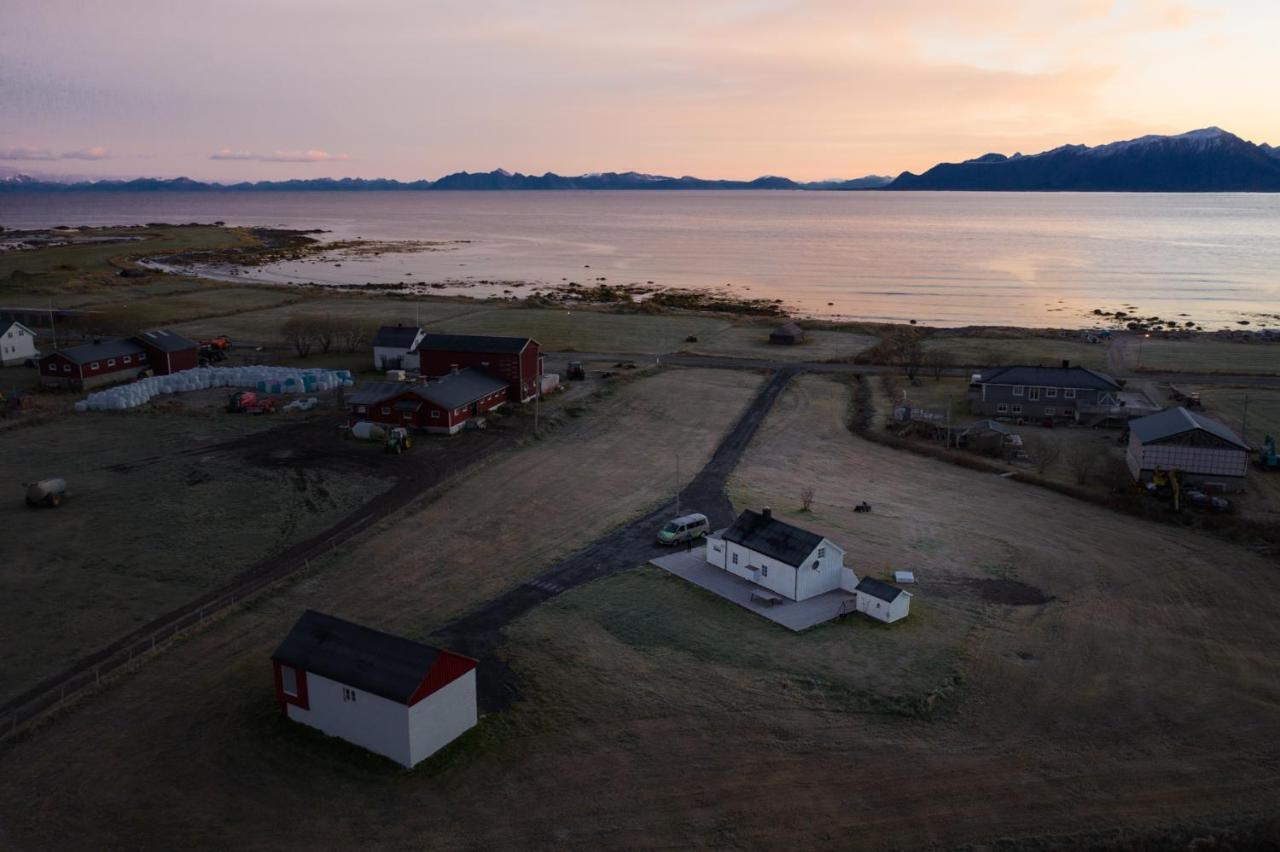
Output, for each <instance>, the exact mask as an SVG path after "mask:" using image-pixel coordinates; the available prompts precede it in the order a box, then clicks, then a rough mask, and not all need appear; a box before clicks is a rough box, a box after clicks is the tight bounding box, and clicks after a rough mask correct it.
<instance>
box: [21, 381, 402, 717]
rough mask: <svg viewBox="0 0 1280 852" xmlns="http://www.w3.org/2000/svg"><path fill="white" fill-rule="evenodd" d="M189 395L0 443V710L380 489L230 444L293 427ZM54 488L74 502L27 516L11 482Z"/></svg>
mask: <svg viewBox="0 0 1280 852" xmlns="http://www.w3.org/2000/svg"><path fill="white" fill-rule="evenodd" d="M188 397H189V398H188V399H187V401H186V402H185V403H184V402H176V403H173V402H170V403H166V405H165V408H166V409H167V410H165V411H164V412H163V413H160V412H158V411H156V410H154V409H152V408H148V409H146V410H137V411H131V412H119V413H116V412H112V413H102V414H81V415H77V416H75V417H74V418H63V419H60V420H57V421H55V422H52V423H45V424H40V425H38V426H34V427H31V428H18V429H14V430H13V431H9V432H6V433H5V438H4V440H3V441H0V468H2V469H4V470H5V471H8V472H9V475H8V476H7V477H6V480H7V481H6V488H7V489H8V492H9V493H8V497H9V499H6V500H4V501H3V503H2V504H0V524H3V526H4V528H5V529H7V530H10V531H11V532H10V533H8V534H7V535H6V538H7V539H8V540H9V541H10V543H11V544H12V545H13V546H12V547H11V548H7V549H6V550H7V553H6V558H5V560H4V565H3V570H2V571H0V624H3V625H4V641H3V642H0V700H3V699H5V698H9V697H11V696H12V695H14V694H16V693H18V692H21V691H22V690H23V689H25V688H27V687H30V686H33V685H34V684H35V683H36V682H37V681H39V680H41V679H43V678H46V677H49V676H51V675H53V674H55V673H56V672H58V671H60V670H61V669H62V668H64V667H65V666H67V665H69V664H70V663H71V662H73V661H74V660H75V659H78V658H79V657H82V656H84V655H85V654H88V653H89V652H91V651H94V650H97V649H98V648H99V647H101V646H103V645H106V644H107V643H109V642H110V641H112V640H114V639H116V638H118V637H120V636H122V635H125V634H126V633H128V632H130V631H131V630H133V629H136V628H137V627H139V626H141V625H142V624H145V623H146V622H147V621H149V620H150V619H151V618H153V617H155V616H158V615H160V614H161V613H163V612H166V611H168V610H170V609H172V608H174V607H176V606H178V605H179V604H182V603H184V602H185V601H188V600H191V599H193V598H195V597H197V596H199V594H200V593H202V592H205V591H207V590H209V589H211V588H214V587H216V586H218V585H220V584H221V583H224V582H226V581H227V580H229V579H230V578H231V577H232V576H234V575H235V574H236V573H237V572H239V571H241V570H243V569H244V568H247V567H248V566H249V565H251V564H253V563H254V562H256V561H257V560H259V559H262V558H264V557H267V556H270V555H271V554H272V553H273V552H275V551H277V550H280V549H282V548H284V547H285V546H286V545H288V544H289V543H290V542H292V541H296V540H299V539H303V538H306V537H307V536H309V535H312V534H314V533H316V532H319V531H320V530H321V529H324V528H325V527H327V526H328V525H330V524H332V523H334V522H335V521H337V520H338V519H339V518H341V517H342V516H344V515H345V514H346V513H347V512H350V511H351V510H352V509H354V508H355V507H356V506H358V505H360V504H361V503H363V502H364V501H365V500H367V499H368V498H369V497H371V496H373V495H374V494H376V493H378V492H379V491H381V490H383V489H384V488H386V487H387V486H388V484H389V481H388V480H387V479H386V478H384V476H383V475H378V474H376V473H374V472H372V471H370V472H368V473H365V472H361V471H358V470H349V469H347V470H342V471H341V472H337V471H334V470H333V469H332V468H331V467H330V466H327V465H325V464H323V463H316V464H311V465H306V466H299V465H295V464H290V463H288V461H287V459H277V458H275V457H274V456H270V455H265V454H264V453H259V452H257V451H255V449H254V448H253V447H252V445H251V442H250V444H249V445H245V444H240V443H237V442H238V441H239V440H240V439H243V438H246V437H248V436H262V434H263V432H264V431H265V430H268V429H271V428H273V427H278V426H281V425H282V424H284V423H287V422H292V421H293V420H294V416H290V415H279V416H278V417H276V418H258V417H245V416H233V415H228V414H224V413H221V412H219V411H217V409H216V408H214V407H213V406H214V405H216V404H217V402H221V401H223V400H224V395H223V394H222V393H221V392H207V393H203V394H191V395H188ZM192 398H202V399H204V400H205V401H206V402H208V403H209V404H208V405H204V406H200V407H196V406H197V403H196V402H195V401H193V399H192ZM184 405H185V406H188V407H187V408H185V409H183V406H184ZM174 406H178V409H177V410H175V409H174ZM329 417H330V418H331V417H332V412H330V413H329ZM326 434H327V433H326ZM264 443H265V442H264ZM52 476H59V477H64V478H65V479H66V480H67V483H68V488H69V490H70V491H71V493H72V497H71V499H69V500H68V501H67V502H66V503H65V504H64V505H63V506H61V507H60V508H58V509H56V510H49V509H41V510H31V509H27V508H26V507H25V506H24V505H23V501H22V499H21V498H22V489H21V487H20V483H22V482H29V481H33V480H36V479H42V478H46V477H52Z"/></svg>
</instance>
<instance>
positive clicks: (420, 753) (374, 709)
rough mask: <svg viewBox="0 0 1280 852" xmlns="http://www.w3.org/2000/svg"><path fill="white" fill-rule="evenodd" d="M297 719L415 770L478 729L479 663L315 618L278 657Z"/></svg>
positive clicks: (282, 688) (285, 696)
mask: <svg viewBox="0 0 1280 852" xmlns="http://www.w3.org/2000/svg"><path fill="white" fill-rule="evenodd" d="M271 659H272V662H273V663H274V664H275V681H276V698H277V700H278V701H279V702H280V708H281V710H282V711H283V712H284V713H285V715H286V716H288V717H289V718H290V719H292V720H294V721H295V722H301V723H302V724H304V725H310V726H311V727H313V728H317V729H319V730H321V731H324V732H325V733H326V734H329V735H330V736H334V737H341V738H342V739H344V740H346V741H347V742H350V743H354V744H356V745H358V746H361V747H363V748H366V749H368V750H369V751H372V752H376V753H377V754H381V755H383V756H385V757H389V758H391V759H392V760H394V761H395V762H396V763H399V764H400V765H401V766H405V767H408V768H413V767H414V766H415V765H417V764H418V763H419V762H421V761H422V760H425V759H426V758H428V757H430V756H431V755H432V754H435V753H436V752H437V751H439V750H440V749H441V748H443V747H444V746H446V745H447V744H449V743H450V742H452V741H453V740H455V739H457V738H458V737H459V736H461V735H462V734H463V733H464V732H465V731H467V730H469V729H471V728H473V727H475V724H476V720H477V712H476V672H475V669H476V661H475V660H473V659H471V658H470V657H464V656H462V655H461V654H455V653H453V652H452V651H445V650H441V649H438V648H432V647H431V646H429V645H423V644H420V643H418V642H414V641H412V640H409V639H403V638H401V637H399V636H392V635H391V634H389V633H383V632H381V631H378V630H372V629H370V628H368V627H361V626H360V625H358V624H352V623H351V622H349V621H343V620H342V619H340V618H335V617H333V616H331V615H324V614H322V613H319V612H314V611H312V610H307V611H306V612H305V613H303V615H302V617H301V618H300V619H298V623H297V624H295V625H294V626H293V629H292V630H290V631H289V635H288V636H287V637H285V640H284V642H282V643H281V644H280V647H279V648H277V649H276V652H275V653H274V654H272V655H271Z"/></svg>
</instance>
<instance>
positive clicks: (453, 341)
mask: <svg viewBox="0 0 1280 852" xmlns="http://www.w3.org/2000/svg"><path fill="white" fill-rule="evenodd" d="M531 342H533V338H530V337H498V336H496V335H491V334H428V335H425V336H424V337H423V338H422V340H421V342H419V343H418V345H417V346H416V347H415V348H414V351H415V352H422V351H423V350H427V351H455V352H510V353H512V354H517V353H520V352H523V351H524V348H525V347H526V346H528V345H529V344H530V343H531Z"/></svg>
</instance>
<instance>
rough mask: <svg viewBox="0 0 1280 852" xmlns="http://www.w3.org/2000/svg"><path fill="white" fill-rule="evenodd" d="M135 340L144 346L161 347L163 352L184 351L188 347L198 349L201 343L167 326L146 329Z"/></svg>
mask: <svg viewBox="0 0 1280 852" xmlns="http://www.w3.org/2000/svg"><path fill="white" fill-rule="evenodd" d="M134 340H136V341H138V342H139V343H141V344H142V345H143V346H147V347H150V348H152V349H159V350H160V351H161V352H182V351H184V350H187V349H198V348H199V344H197V343H196V342H195V341H194V340H190V339H188V338H185V337H183V336H182V335H181V334H175V333H173V332H172V331H169V330H168V329H167V328H157V329H155V330H154V331H144V332H142V333H141V334H139V335H138V336H137V337H135V338H134Z"/></svg>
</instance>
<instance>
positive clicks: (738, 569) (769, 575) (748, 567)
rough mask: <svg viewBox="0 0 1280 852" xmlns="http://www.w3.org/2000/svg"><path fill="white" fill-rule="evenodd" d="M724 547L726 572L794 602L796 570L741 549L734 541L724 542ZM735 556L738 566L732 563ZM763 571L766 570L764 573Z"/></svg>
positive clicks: (746, 549) (744, 548) (783, 563)
mask: <svg viewBox="0 0 1280 852" xmlns="http://www.w3.org/2000/svg"><path fill="white" fill-rule="evenodd" d="M724 545H725V570H726V571H728V572H729V573H730V574H735V575H737V576H739V577H741V578H743V579H744V580H750V581H751V582H753V583H755V584H756V585H757V586H762V587H763V588H766V589H768V590H769V591H771V592H776V593H777V594H779V595H782V596H783V597H785V598H790V599H791V600H795V596H796V569H794V568H792V567H791V566H790V565H787V564H786V563H785V562H779V561H778V560H776V559H770V558H769V557H768V556H764V555H762V554H759V553H756V552H755V551H754V550H750V549H749V548H746V547H743V546H742V545H740V544H738V543H737V542H736V541H726V542H725V543H724ZM735 555H736V556H737V557H738V564H736V565H735V564H734V563H733V557H734V556H735ZM763 569H768V570H767V571H765V570H763Z"/></svg>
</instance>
